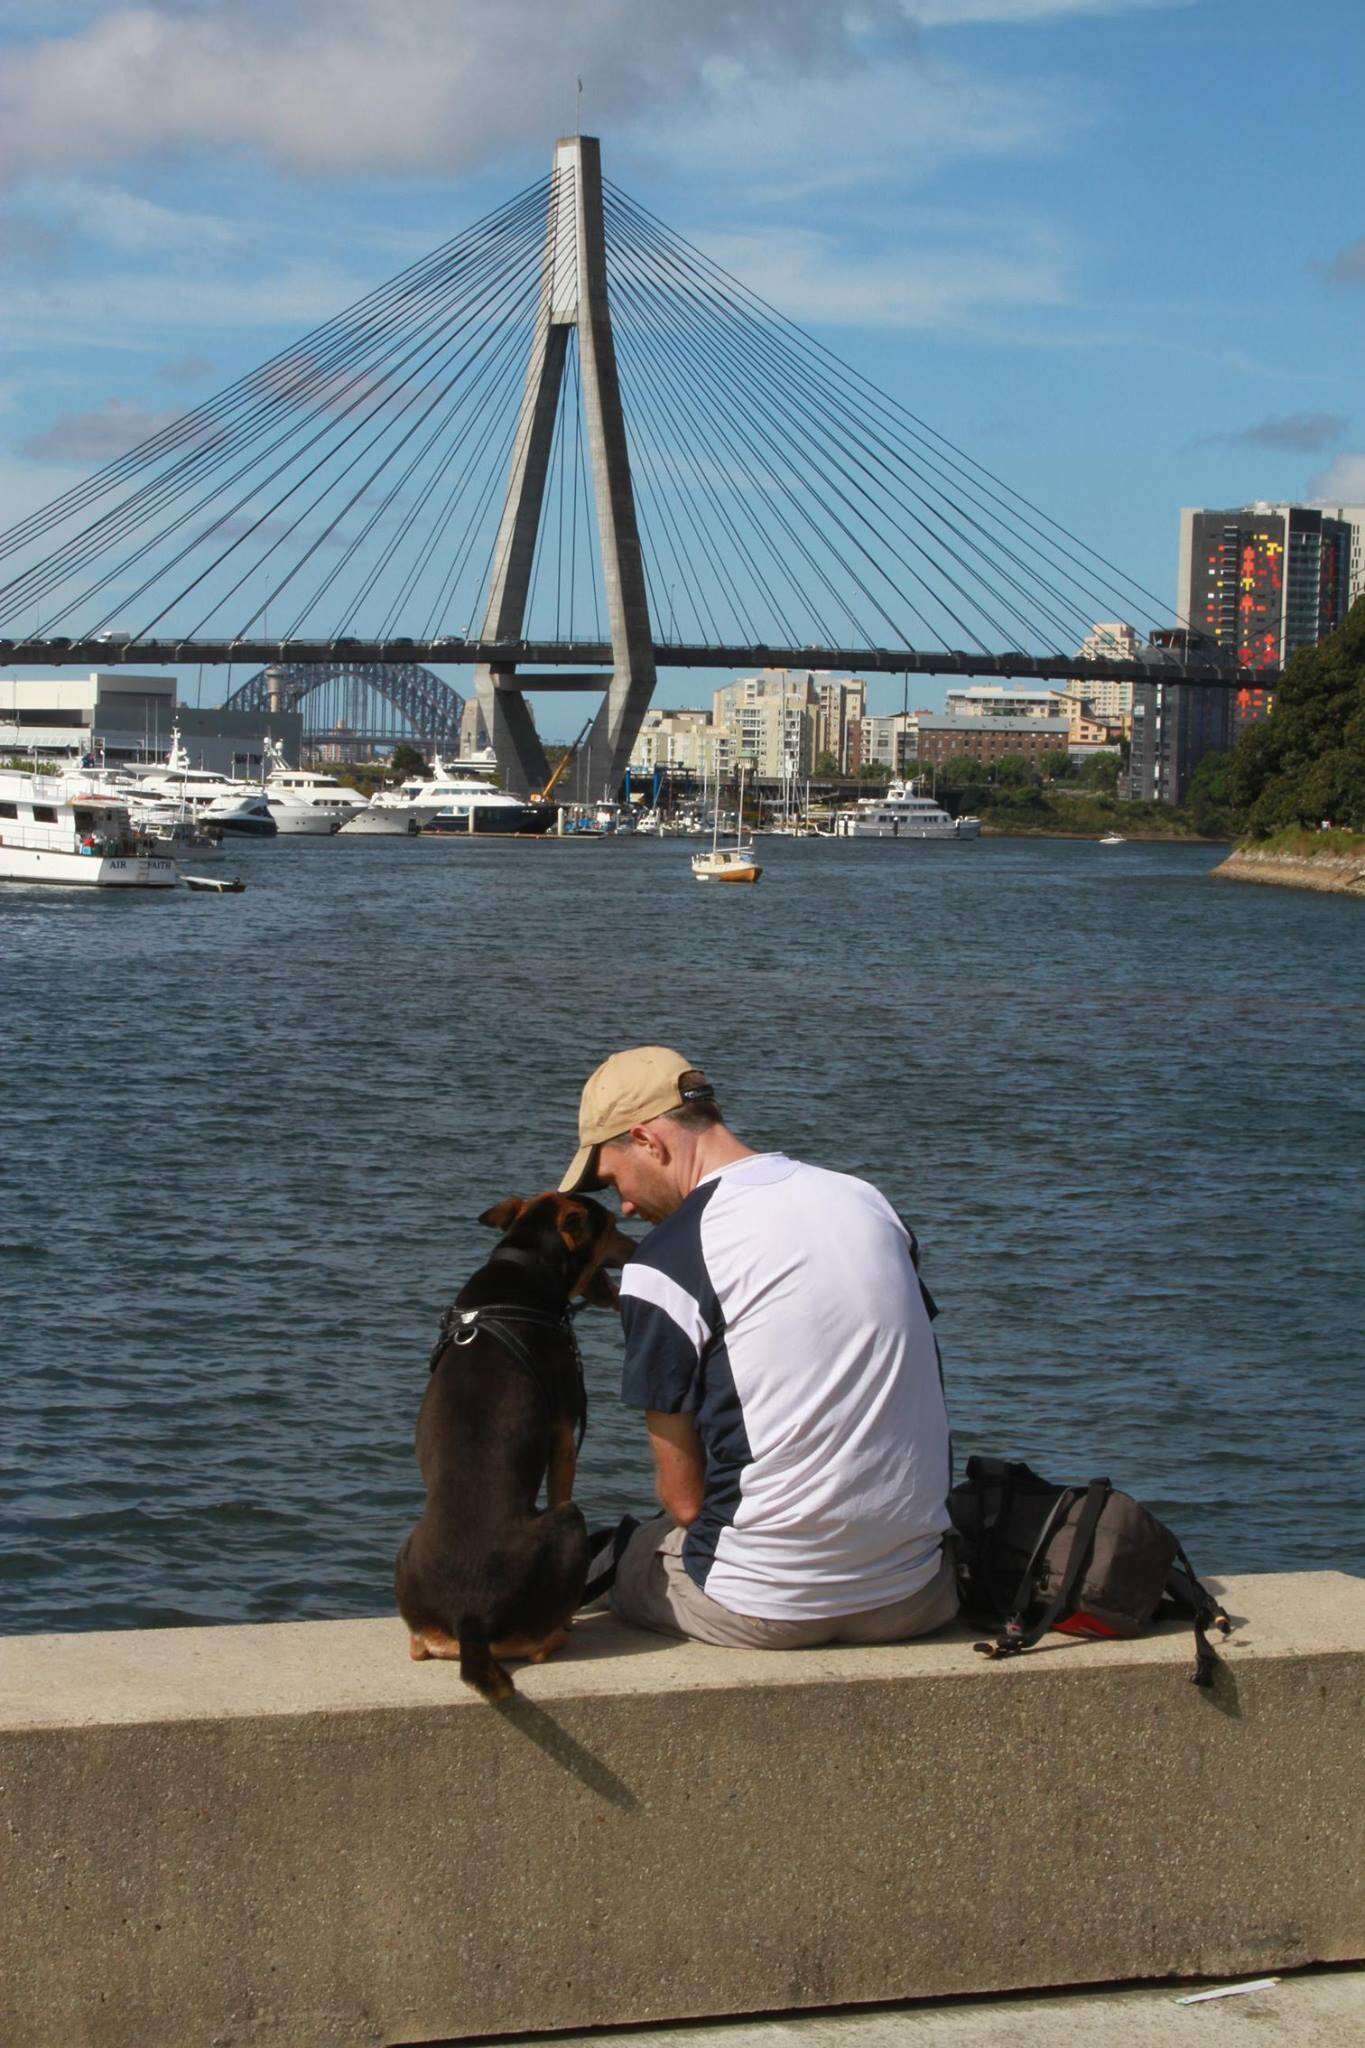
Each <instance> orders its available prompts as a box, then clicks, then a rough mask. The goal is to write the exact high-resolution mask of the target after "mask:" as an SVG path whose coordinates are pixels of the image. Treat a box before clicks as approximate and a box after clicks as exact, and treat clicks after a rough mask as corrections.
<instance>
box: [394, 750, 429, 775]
mask: <svg viewBox="0 0 1365 2048" xmlns="http://www.w3.org/2000/svg"><path fill="white" fill-rule="evenodd" d="M428 772H429V770H428V765H427V761H426V758H425V756H424V755H422V754H419V753H418V751H417V749H416V747H410V746H409V745H408V744H407V741H406V740H400V741H399V743H398V745H397V746H396V747H395V748H394V750H393V752H392V753H391V754H390V756H389V773H390V775H392V776H394V777H396V778H397V780H398V781H399V782H406V781H407V780H408V777H409V776H411V775H426V774H427V773H428Z"/></svg>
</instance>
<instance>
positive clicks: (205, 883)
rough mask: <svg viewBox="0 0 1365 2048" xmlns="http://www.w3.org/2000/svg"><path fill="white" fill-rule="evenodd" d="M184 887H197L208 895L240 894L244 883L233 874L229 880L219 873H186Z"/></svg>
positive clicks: (244, 885)
mask: <svg viewBox="0 0 1365 2048" xmlns="http://www.w3.org/2000/svg"><path fill="white" fill-rule="evenodd" d="M184 880H185V887H186V888H187V889H199V890H202V891H203V892H204V893H205V894H206V895H210V896H240V895H241V893H242V891H243V890H244V889H245V887H246V883H245V882H244V881H243V880H242V878H241V876H240V875H234V876H233V877H232V880H231V881H230V882H229V881H227V880H225V879H224V878H223V877H222V876H221V875H186V876H185V878H184Z"/></svg>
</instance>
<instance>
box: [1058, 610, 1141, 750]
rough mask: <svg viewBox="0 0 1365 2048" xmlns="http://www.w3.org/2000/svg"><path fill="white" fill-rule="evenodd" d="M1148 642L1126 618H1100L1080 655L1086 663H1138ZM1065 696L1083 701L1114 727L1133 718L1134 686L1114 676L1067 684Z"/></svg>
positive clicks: (1086, 637)
mask: <svg viewBox="0 0 1365 2048" xmlns="http://www.w3.org/2000/svg"><path fill="white" fill-rule="evenodd" d="M1144 651H1145V643H1144V641H1143V638H1142V635H1141V634H1140V633H1139V632H1138V629H1137V627H1136V626H1131V625H1129V623H1128V621H1127V620H1126V619H1101V620H1099V621H1098V622H1097V623H1096V624H1095V625H1093V626H1092V627H1091V628H1090V631H1089V632H1088V633H1087V634H1086V636H1085V638H1084V640H1083V641H1082V642H1081V644H1080V646H1079V647H1078V648H1077V649H1076V652H1077V654H1078V655H1079V656H1080V658H1081V659H1082V660H1083V661H1137V660H1139V659H1140V658H1141V656H1142V654H1143V652H1144ZM1066 694H1067V696H1068V697H1072V698H1083V699H1084V700H1085V702H1086V703H1088V704H1089V706H1090V709H1091V712H1092V714H1093V715H1094V716H1095V717H1096V718H1102V719H1104V720H1105V721H1106V722H1107V723H1109V724H1111V725H1123V726H1124V727H1125V728H1126V726H1127V722H1128V721H1129V720H1130V719H1131V718H1132V715H1133V685H1132V684H1131V683H1130V682H1125V683H1121V682H1117V681H1115V680H1114V679H1113V678H1112V677H1104V678H1100V677H1092V678H1091V679H1090V680H1089V681H1087V682H1083V683H1080V682H1077V683H1068V684H1067V685H1066Z"/></svg>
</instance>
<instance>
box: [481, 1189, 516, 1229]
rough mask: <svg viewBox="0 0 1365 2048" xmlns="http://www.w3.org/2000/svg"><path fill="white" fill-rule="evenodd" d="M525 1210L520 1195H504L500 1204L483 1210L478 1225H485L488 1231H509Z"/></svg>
mask: <svg viewBox="0 0 1365 2048" xmlns="http://www.w3.org/2000/svg"><path fill="white" fill-rule="evenodd" d="M525 1208H526V1204H525V1202H523V1200H522V1199H521V1196H520V1195H506V1196H504V1198H503V1199H502V1201H500V1202H494V1204H493V1206H492V1208H491V1209H485V1210H484V1212H483V1214H482V1216H480V1218H479V1221H480V1223H486V1224H487V1225H488V1228H489V1229H490V1230H510V1229H511V1228H512V1225H513V1224H514V1223H515V1222H516V1220H517V1218H518V1216H520V1215H521V1214H522V1213H523V1211H524V1210H525Z"/></svg>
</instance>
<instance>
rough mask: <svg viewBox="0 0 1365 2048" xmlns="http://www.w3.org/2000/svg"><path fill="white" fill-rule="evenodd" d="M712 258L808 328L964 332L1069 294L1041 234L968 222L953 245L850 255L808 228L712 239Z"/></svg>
mask: <svg viewBox="0 0 1365 2048" xmlns="http://www.w3.org/2000/svg"><path fill="white" fill-rule="evenodd" d="M706 249H707V253H708V254H709V255H712V256H714V257H715V258H716V260H717V261H718V262H720V263H722V264H723V265H724V266H725V268H726V269H727V270H729V271H731V272H733V274H734V275H735V276H736V277H739V278H742V279H743V281H744V283H745V284H746V285H748V287H749V288H750V289H751V290H752V291H755V292H757V293H758V295H759V296H760V297H761V298H765V299H768V300H770V301H771V303H772V304H773V305H775V306H776V307H778V308H779V310H780V311H782V312H784V313H786V314H788V315H789V316H790V317H791V318H793V319H796V320H799V321H800V322H801V323H802V324H803V325H820V326H862V327H894V328H919V329H932V328H951V327H961V326H963V325H964V324H968V323H970V322H972V321H974V320H975V319H976V318H978V317H979V316H982V315H987V314H998V313H1002V312H1008V311H1011V310H1019V309H1021V308H1024V307H1038V306H1058V305H1063V304H1065V303H1066V302H1067V301H1068V298H1069V296H1070V291H1069V286H1068V281H1067V274H1066V263H1065V260H1064V256H1063V253H1062V250H1061V248H1060V246H1059V244H1058V242H1057V240H1056V238H1055V237H1054V236H1053V235H1051V234H1050V233H1049V232H1048V231H1047V230H1046V229H1044V228H1042V227H1036V226H1035V227H1019V226H1015V227H1013V228H1005V229H1004V230H1003V231H1002V226H1001V223H1000V222H999V221H998V220H997V221H995V222H992V223H990V224H984V223H974V224H972V226H971V227H970V228H968V227H966V226H965V224H964V226H963V228H962V229H961V231H960V233H959V235H958V236H957V237H956V238H955V241H954V245H953V246H950V247H949V246H935V244H934V243H933V242H917V240H916V237H915V234H914V230H913V228H911V229H910V230H909V231H908V232H907V233H906V235H905V236H904V238H903V239H902V241H901V243H900V245H899V246H897V247H892V248H887V247H885V246H883V247H881V248H879V249H878V248H867V247H865V246H864V247H862V248H859V249H858V250H856V251H855V250H851V249H849V248H848V246H847V244H846V243H845V242H844V241H843V240H842V239H839V238H836V237H834V236H831V235H824V234H818V233H815V232H813V231H811V230H803V229H790V230H782V229H767V230H765V231H764V232H763V233H762V234H752V235H750V234H731V235H722V236H716V235H711V236H708V237H707V238H706Z"/></svg>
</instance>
